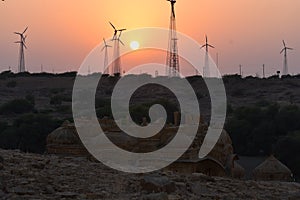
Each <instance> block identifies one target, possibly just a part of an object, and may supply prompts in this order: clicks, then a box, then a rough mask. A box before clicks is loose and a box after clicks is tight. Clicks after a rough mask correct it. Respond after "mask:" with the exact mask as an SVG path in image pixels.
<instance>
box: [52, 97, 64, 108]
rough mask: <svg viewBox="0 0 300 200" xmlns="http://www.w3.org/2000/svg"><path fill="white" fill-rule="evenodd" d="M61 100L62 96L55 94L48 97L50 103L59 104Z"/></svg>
mask: <svg viewBox="0 0 300 200" xmlns="http://www.w3.org/2000/svg"><path fill="white" fill-rule="evenodd" d="M62 102H63V98H62V96H60V95H55V96H53V97H51V98H50V105H55V106H57V105H61V104H62Z"/></svg>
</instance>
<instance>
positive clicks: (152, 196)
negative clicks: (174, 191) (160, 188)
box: [142, 192, 169, 200]
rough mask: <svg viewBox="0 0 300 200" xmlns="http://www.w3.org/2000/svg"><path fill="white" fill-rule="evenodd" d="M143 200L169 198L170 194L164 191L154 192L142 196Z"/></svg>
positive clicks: (164, 199)
mask: <svg viewBox="0 0 300 200" xmlns="http://www.w3.org/2000/svg"><path fill="white" fill-rule="evenodd" d="M142 199H143V200H168V199H169V198H168V194H166V193H164V192H162V193H153V194H147V195H144V196H142Z"/></svg>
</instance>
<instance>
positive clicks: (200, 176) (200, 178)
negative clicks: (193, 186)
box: [190, 173, 216, 182]
mask: <svg viewBox="0 0 300 200" xmlns="http://www.w3.org/2000/svg"><path fill="white" fill-rule="evenodd" d="M190 180H191V181H205V182H207V181H208V182H215V181H216V180H215V179H214V178H213V177H210V176H207V175H205V174H202V173H193V174H192V176H191V177H190Z"/></svg>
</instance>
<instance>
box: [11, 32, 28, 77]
mask: <svg viewBox="0 0 300 200" xmlns="http://www.w3.org/2000/svg"><path fill="white" fill-rule="evenodd" d="M27 29H28V27H27V28H26V29H25V30H24V31H23V32H22V33H19V32H14V34H16V35H19V36H20V41H17V42H15V43H19V44H20V50H19V63H18V70H19V73H20V72H25V70H26V68H25V56H24V48H25V49H27V47H26V44H25V40H26V37H27V35H26V36H24V34H25V32H26V31H27Z"/></svg>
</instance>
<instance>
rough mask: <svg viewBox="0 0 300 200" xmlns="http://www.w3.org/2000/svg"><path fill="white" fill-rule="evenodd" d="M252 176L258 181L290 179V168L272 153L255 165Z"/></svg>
mask: <svg viewBox="0 0 300 200" xmlns="http://www.w3.org/2000/svg"><path fill="white" fill-rule="evenodd" d="M252 176H253V179H254V180H260V181H292V172H291V170H290V169H289V168H288V167H287V166H285V165H284V164H283V163H281V162H280V161H279V160H277V159H276V158H275V157H274V156H273V155H271V156H270V157H268V158H267V159H266V160H265V161H264V162H263V163H261V164H260V165H259V166H257V167H256V168H255V169H254V170H253V172H252Z"/></svg>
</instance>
